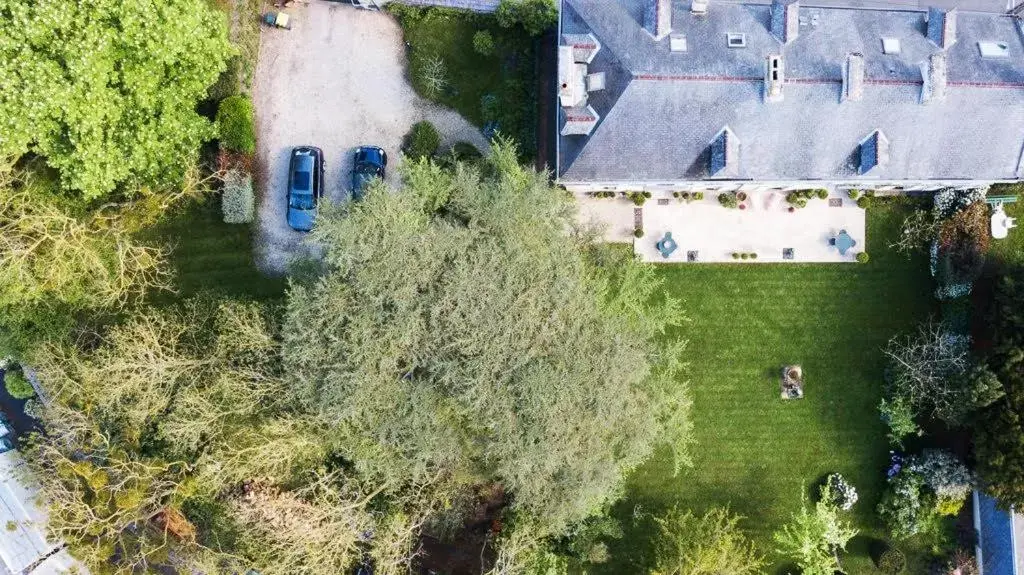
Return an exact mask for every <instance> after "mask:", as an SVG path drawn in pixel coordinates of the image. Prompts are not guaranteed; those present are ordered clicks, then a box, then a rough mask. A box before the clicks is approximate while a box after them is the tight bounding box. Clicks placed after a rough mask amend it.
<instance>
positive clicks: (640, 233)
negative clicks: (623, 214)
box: [633, 228, 644, 238]
mask: <svg viewBox="0 0 1024 575" xmlns="http://www.w3.org/2000/svg"><path fill="white" fill-rule="evenodd" d="M633 237H634V238H642V237H644V229H643V228H636V229H635V230H633Z"/></svg>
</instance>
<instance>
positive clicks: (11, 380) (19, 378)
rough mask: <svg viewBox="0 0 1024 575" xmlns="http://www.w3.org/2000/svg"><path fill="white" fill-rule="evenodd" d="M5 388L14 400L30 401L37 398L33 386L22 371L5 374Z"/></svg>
mask: <svg viewBox="0 0 1024 575" xmlns="http://www.w3.org/2000/svg"><path fill="white" fill-rule="evenodd" d="M4 387H5V388H6V389H7V393H9V394H10V395H11V397H13V398H14V399H29V398H31V397H35V395H36V390H35V389H33V388H32V384H31V383H29V382H28V380H27V379H25V376H24V375H23V374H22V373H21V371H8V372H7V373H5V374H4Z"/></svg>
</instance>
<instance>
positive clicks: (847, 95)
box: [839, 52, 864, 102]
mask: <svg viewBox="0 0 1024 575" xmlns="http://www.w3.org/2000/svg"><path fill="white" fill-rule="evenodd" d="M863 97H864V54H861V53H860V52H853V53H852V54H847V56H846V65H845V66H843V93H842V94H841V95H840V96H839V101H840V102H846V101H847V100H849V101H851V102H856V101H858V100H860V99H861V98H863Z"/></svg>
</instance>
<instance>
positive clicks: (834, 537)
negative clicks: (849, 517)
mask: <svg viewBox="0 0 1024 575" xmlns="http://www.w3.org/2000/svg"><path fill="white" fill-rule="evenodd" d="M839 513H840V512H839V509H838V508H837V507H834V506H832V505H829V504H828V503H826V502H824V501H819V502H818V503H816V504H815V505H814V507H813V508H810V507H808V504H807V498H806V496H804V497H803V504H802V505H801V506H800V511H798V512H797V513H794V514H793V519H792V521H790V522H789V523H788V524H786V525H785V526H783V528H782V529H781V530H779V531H777V532H776V533H775V535H774V539H775V543H776V544H777V545H778V552H779V553H780V554H782V555H784V556H786V557H789V558H791V559H793V560H794V561H796V564H797V565H798V566H799V567H800V570H801V573H802V574H803V575H833V573H835V572H836V571H837V570H838V569H839V567H840V566H839V558H838V552H839V551H840V550H845V549H846V544H847V542H849V540H850V539H853V537H854V536H855V535H857V530H856V529H854V528H852V527H850V526H849V524H848V523H847V522H846V521H844V520H843V519H842V518H841V517H840V516H839Z"/></svg>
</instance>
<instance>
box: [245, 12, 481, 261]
mask: <svg viewBox="0 0 1024 575" xmlns="http://www.w3.org/2000/svg"><path fill="white" fill-rule="evenodd" d="M289 13H290V14H291V15H292V18H293V25H292V29H291V30H277V29H264V30H263V32H262V34H263V35H262V38H261V42H260V57H259V64H258V65H257V68H256V80H255V85H254V89H253V91H254V95H253V98H254V100H255V104H256V127H257V130H258V133H259V140H258V147H257V161H258V165H259V172H260V173H259V184H260V185H259V189H260V199H259V207H258V212H259V213H258V214H257V221H256V225H257V234H256V237H257V246H256V252H257V253H256V260H257V263H258V265H259V266H260V267H261V269H262V270H263V271H264V272H267V273H271V274H282V273H284V272H285V271H287V267H288V264H289V262H290V261H291V260H292V258H294V257H295V256H300V255H306V254H311V253H313V252H314V250H315V247H314V246H310V245H308V243H306V242H304V241H303V240H304V238H305V234H302V233H300V232H296V231H294V230H292V229H291V228H290V227H288V224H287V223H286V222H285V195H286V187H287V177H288V157H289V153H290V151H291V149H292V148H293V147H295V146H301V145H310V146H317V147H319V148H321V149H323V151H324V156H325V158H326V163H327V167H326V168H327V169H326V178H325V181H326V189H325V195H326V197H328V198H330V199H331V200H332V201H344V200H345V199H346V198H347V197H348V194H349V181H350V171H351V169H352V152H353V150H354V149H355V148H356V147H357V146H360V145H377V146H380V147H382V148H384V149H385V150H386V151H387V153H388V173H387V181H388V182H389V183H390V184H392V185H394V184H397V182H398V167H399V165H400V163H401V158H400V154H399V148H400V146H401V142H402V137H403V136H404V135H405V134H406V133H407V132H408V131H409V128H410V127H411V126H412V125H413V124H414V123H416V122H418V121H420V120H423V119H426V120H429V121H430V122H432V123H433V124H434V125H435V126H437V129H438V131H440V132H441V134H442V136H443V138H444V143H443V146H448V145H450V144H452V143H454V142H456V141H459V140H465V141H468V142H472V143H473V144H475V145H476V146H477V147H479V148H481V149H482V150H483V149H486V147H487V141H486V139H485V138H484V137H483V135H482V134H481V133H480V131H479V129H477V128H476V127H475V126H473V125H472V124H470V123H469V122H467V121H466V120H465V119H464V118H463V117H462V116H460V115H459V114H457V113H455V112H454V111H452V110H449V109H446V108H442V107H440V106H437V105H435V104H432V103H430V102H427V101H425V100H423V99H422V98H420V97H419V96H417V95H416V93H415V92H414V91H413V89H412V86H411V85H410V84H409V81H408V80H407V78H406V58H405V50H404V46H403V44H402V31H401V28H400V27H399V26H398V24H397V23H396V22H395V21H394V20H393V19H392V18H391V17H390V16H388V15H386V14H382V13H379V12H370V11H366V10H359V9H356V8H353V7H352V6H350V5H345V4H336V3H331V2H323V1H313V2H311V3H310V4H308V5H302V4H298V5H297V6H296V7H295V8H292V9H290V10H289Z"/></svg>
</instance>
